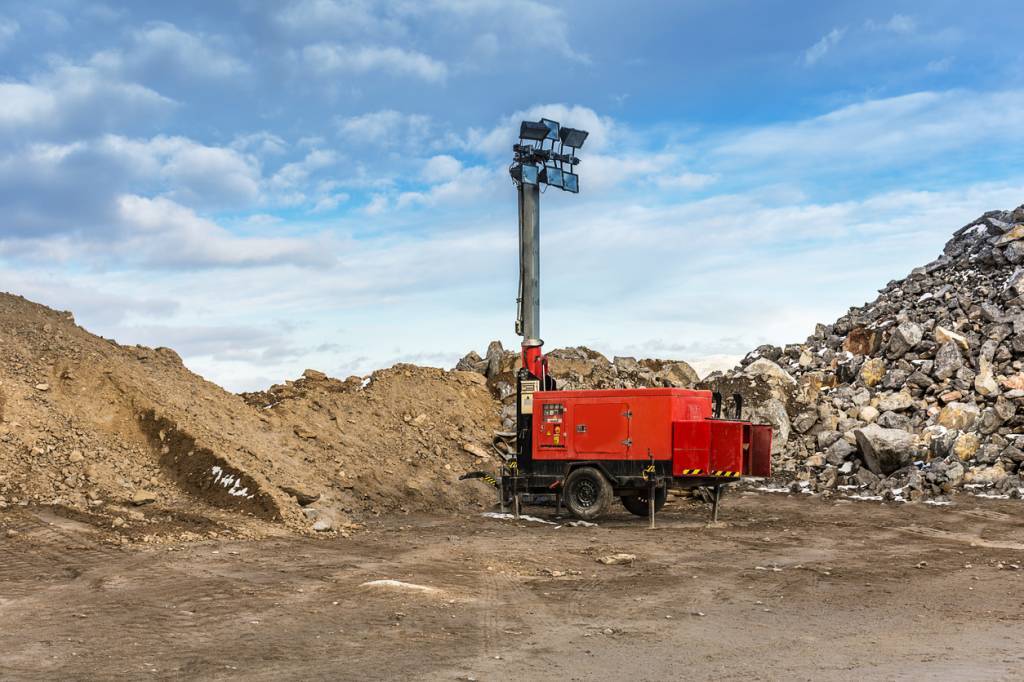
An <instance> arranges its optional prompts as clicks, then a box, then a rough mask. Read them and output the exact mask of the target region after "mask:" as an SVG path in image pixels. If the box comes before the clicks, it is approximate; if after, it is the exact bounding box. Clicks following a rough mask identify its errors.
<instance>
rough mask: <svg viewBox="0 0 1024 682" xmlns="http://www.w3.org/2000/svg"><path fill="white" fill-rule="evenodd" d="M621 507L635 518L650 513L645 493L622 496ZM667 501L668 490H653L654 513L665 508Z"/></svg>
mask: <svg viewBox="0 0 1024 682" xmlns="http://www.w3.org/2000/svg"><path fill="white" fill-rule="evenodd" d="M621 499H622V506H623V507H625V508H626V511H628V512H629V513H630V514H635V515H637V516H647V514H648V513H649V512H650V510H649V509H648V505H647V501H648V496H647V493H646V492H642V493H633V494H632V495H623V496H622V498H621ZM666 500H668V488H655V490H654V511H656V512H658V511H661V508H662V507H664V506H665V501H666Z"/></svg>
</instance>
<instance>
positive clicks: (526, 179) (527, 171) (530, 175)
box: [520, 164, 539, 185]
mask: <svg viewBox="0 0 1024 682" xmlns="http://www.w3.org/2000/svg"><path fill="white" fill-rule="evenodd" d="M520 168H522V175H521V177H522V181H523V184H526V185H536V184H537V180H538V176H539V170H538V169H537V167H536V166H534V165H532V164H530V165H526V166H520Z"/></svg>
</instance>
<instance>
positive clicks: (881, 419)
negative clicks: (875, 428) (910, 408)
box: [875, 411, 910, 431]
mask: <svg viewBox="0 0 1024 682" xmlns="http://www.w3.org/2000/svg"><path fill="white" fill-rule="evenodd" d="M875 423H876V424H878V425H879V426H881V427H884V428H887V429H901V430H903V431H907V430H909V429H910V417H908V416H907V415H905V414H899V413H898V412H891V411H890V412H883V413H882V414H880V415H879V416H878V419H876V420H875Z"/></svg>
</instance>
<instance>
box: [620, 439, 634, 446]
mask: <svg viewBox="0 0 1024 682" xmlns="http://www.w3.org/2000/svg"><path fill="white" fill-rule="evenodd" d="M622 444H623V445H625V446H626V447H627V448H628V447H631V446H632V445H633V439H632V438H627V439H626V440H624V441H622Z"/></svg>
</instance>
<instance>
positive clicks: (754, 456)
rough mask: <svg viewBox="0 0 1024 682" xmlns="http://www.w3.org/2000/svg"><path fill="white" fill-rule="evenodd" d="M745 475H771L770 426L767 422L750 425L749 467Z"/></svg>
mask: <svg viewBox="0 0 1024 682" xmlns="http://www.w3.org/2000/svg"><path fill="white" fill-rule="evenodd" d="M743 473H744V474H746V475H747V476H764V477H766V478H767V477H768V476H771V475H772V427H771V426H768V425H767V424H752V425H751V426H750V467H749V469H748V470H747V471H744V472H743Z"/></svg>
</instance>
